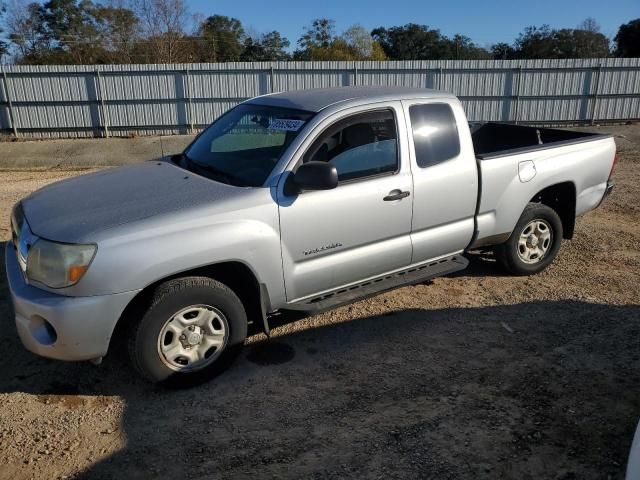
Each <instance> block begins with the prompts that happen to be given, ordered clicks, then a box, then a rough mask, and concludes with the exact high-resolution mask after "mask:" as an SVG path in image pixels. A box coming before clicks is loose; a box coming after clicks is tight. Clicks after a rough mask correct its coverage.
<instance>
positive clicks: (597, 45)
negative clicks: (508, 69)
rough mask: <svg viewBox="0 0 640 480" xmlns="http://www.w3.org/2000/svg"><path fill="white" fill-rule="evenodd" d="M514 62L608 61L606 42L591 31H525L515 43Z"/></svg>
mask: <svg viewBox="0 0 640 480" xmlns="http://www.w3.org/2000/svg"><path fill="white" fill-rule="evenodd" d="M514 47H515V54H514V57H515V58H599V57H608V56H609V55H610V51H609V40H608V39H607V37H605V36H604V35H603V34H602V33H600V32H597V31H593V30H582V29H568V28H564V29H561V30H552V29H551V28H550V27H549V25H542V26H541V27H535V26H532V27H527V28H526V29H525V31H524V32H523V33H521V34H520V36H519V37H518V39H517V40H516V42H515V45H514Z"/></svg>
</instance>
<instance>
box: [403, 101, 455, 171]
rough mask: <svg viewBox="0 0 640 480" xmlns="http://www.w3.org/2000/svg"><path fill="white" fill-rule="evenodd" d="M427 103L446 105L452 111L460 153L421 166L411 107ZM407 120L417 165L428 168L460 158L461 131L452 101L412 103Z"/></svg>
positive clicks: (423, 168)
mask: <svg viewBox="0 0 640 480" xmlns="http://www.w3.org/2000/svg"><path fill="white" fill-rule="evenodd" d="M427 105H446V106H447V107H448V108H449V110H450V111H451V115H452V116H453V120H454V121H453V123H454V125H455V127H456V134H457V137H458V153H457V154H456V155H454V156H453V157H450V158H447V159H446V160H442V161H440V162H438V163H435V164H433V165H427V166H426V167H423V166H421V165H420V164H419V163H418V155H417V153H416V143H415V138H414V135H413V122H412V121H411V108H412V107H422V106H427ZM407 113H408V115H407V117H408V118H407V121H408V127H407V130H410V136H411V150H412V151H413V159H414V161H415V164H416V167H418V168H419V169H421V170H426V169H427V168H431V167H437V166H438V165H442V164H444V163H447V162H450V161H451V160H454V159H456V158H458V157H459V156H460V155H461V154H462V144H461V143H460V131H459V130H458V121H457V119H456V113H455V111H454V110H453V107H452V106H451V104H450V103H448V102H442V101H437V102H415V103H411V104H409V106H408V109H407Z"/></svg>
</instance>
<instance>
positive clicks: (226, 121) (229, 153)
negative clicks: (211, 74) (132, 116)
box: [183, 104, 313, 187]
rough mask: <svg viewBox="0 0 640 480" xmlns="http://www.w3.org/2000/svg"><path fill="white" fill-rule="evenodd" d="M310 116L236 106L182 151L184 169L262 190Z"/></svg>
mask: <svg viewBox="0 0 640 480" xmlns="http://www.w3.org/2000/svg"><path fill="white" fill-rule="evenodd" d="M312 116H313V113H311V112H304V111H300V110H293V109H289V108H280V107H270V106H264V105H251V104H242V105H238V106H237V107H235V108H234V109H232V110H230V111H229V112H228V113H226V114H225V115H223V116H222V117H220V118H219V119H218V120H216V121H215V122H214V123H213V124H212V125H211V126H210V127H209V128H207V129H206V130H205V131H204V132H203V133H202V134H201V135H200V136H199V137H198V138H197V139H196V140H195V141H194V142H193V143H192V144H191V145H190V146H189V147H188V148H187V149H186V150H185V152H184V154H183V162H184V164H183V166H184V167H185V168H187V169H189V170H193V171H195V172H196V173H199V174H202V175H204V176H208V177H210V178H212V179H214V180H218V181H222V182H224V183H229V184H232V185H237V186H254V187H257V186H261V185H262V184H264V182H265V180H266V179H267V178H268V177H269V175H270V174H271V172H272V170H273V168H274V167H275V165H276V164H277V163H278V161H279V160H280V157H281V156H282V154H283V153H284V151H285V150H286V149H287V147H288V146H289V145H290V144H291V142H292V141H293V140H294V139H295V138H296V137H297V136H298V134H299V132H300V130H301V129H302V127H303V126H304V125H305V124H306V123H307V121H309V119H310V118H311V117H312Z"/></svg>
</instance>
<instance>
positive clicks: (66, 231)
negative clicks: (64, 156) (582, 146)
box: [22, 161, 245, 243]
mask: <svg viewBox="0 0 640 480" xmlns="http://www.w3.org/2000/svg"><path fill="white" fill-rule="evenodd" d="M244 191H245V189H244V188H240V187H234V186H231V185H225V184H222V183H218V182H215V181H213V180H209V179H207V178H204V177H201V176H199V175H196V174H193V173H191V172H188V171H186V170H183V169H181V168H179V167H177V166H175V165H173V164H171V163H168V162H157V161H155V162H145V163H142V164H137V165H131V166H126V167H119V168H114V169H110V170H104V171H100V172H96V173H91V174H88V175H82V176H79V177H75V178H70V179H68V180H63V181H61V182H57V183H54V184H51V185H48V186H46V187H44V188H42V189H40V190H37V191H36V192H34V193H32V194H31V195H30V196H28V197H27V198H25V199H24V200H23V201H22V205H23V209H24V212H25V217H26V219H27V222H28V223H29V227H30V228H31V231H32V232H33V233H35V234H36V235H38V236H39V237H42V238H46V239H49V240H55V241H59V242H66V243H88V242H92V241H93V238H95V237H96V236H97V234H98V233H101V232H103V231H105V230H107V229H110V228H113V227H116V226H121V225H124V224H128V223H132V222H136V221H139V220H143V219H147V218H150V217H154V216H158V215H165V214H172V213H176V212H184V211H188V210H190V209H194V208H198V207H203V206H207V205H211V204H212V203H213V202H215V203H217V204H218V206H220V203H224V202H226V201H230V200H232V199H234V198H236V197H238V196H240V195H242V193H243V192H244Z"/></svg>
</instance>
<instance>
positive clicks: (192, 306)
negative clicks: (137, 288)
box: [128, 277, 247, 386]
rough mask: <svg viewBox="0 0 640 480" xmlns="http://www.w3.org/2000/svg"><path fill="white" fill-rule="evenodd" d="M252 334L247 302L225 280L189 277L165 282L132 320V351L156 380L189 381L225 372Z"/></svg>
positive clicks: (135, 362)
mask: <svg viewBox="0 0 640 480" xmlns="http://www.w3.org/2000/svg"><path fill="white" fill-rule="evenodd" d="M246 335H247V317H246V313H245V310H244V306H243V305H242V302H241V301H240V299H239V298H238V297H237V296H236V295H235V293H234V292H233V291H232V290H231V289H229V288H228V287H227V286H226V285H223V284H222V283H220V282H217V281H215V280H213V279H210V278H206V277H187V278H181V279H176V280H171V281H168V282H166V283H164V284H162V285H160V286H159V287H158V288H157V289H156V291H155V292H154V294H153V298H152V300H151V306H150V307H149V309H148V310H147V311H146V313H145V314H144V315H143V316H142V317H141V318H140V319H139V320H138V321H137V322H136V323H135V324H134V325H133V327H132V329H131V332H130V335H129V342H128V344H129V357H130V359H131V362H132V364H133V365H134V367H135V368H136V370H138V372H140V374H141V375H142V376H144V377H145V378H147V379H148V380H150V381H151V382H154V383H163V384H166V385H170V386H189V385H195V384H198V383H201V382H203V381H206V380H209V379H211V378H213V377H214V376H216V375H217V374H219V373H220V372H222V371H223V370H224V369H225V368H226V367H227V366H229V364H230V363H231V362H232V361H233V359H234V358H235V357H236V356H237V354H238V353H239V351H240V349H241V348H242V345H243V343H244V340H245V338H246Z"/></svg>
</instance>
